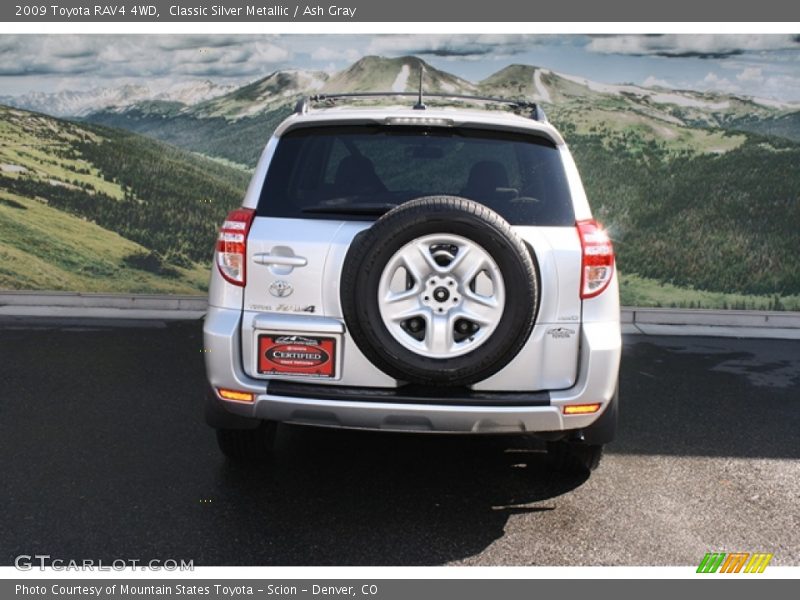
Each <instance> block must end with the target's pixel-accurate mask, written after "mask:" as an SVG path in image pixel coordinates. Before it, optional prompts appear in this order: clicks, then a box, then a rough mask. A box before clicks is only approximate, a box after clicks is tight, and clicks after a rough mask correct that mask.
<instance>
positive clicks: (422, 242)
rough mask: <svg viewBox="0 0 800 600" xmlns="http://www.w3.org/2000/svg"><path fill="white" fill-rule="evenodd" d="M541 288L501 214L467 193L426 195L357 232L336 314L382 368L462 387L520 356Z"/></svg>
mask: <svg viewBox="0 0 800 600" xmlns="http://www.w3.org/2000/svg"><path fill="white" fill-rule="evenodd" d="M398 285H399V286H400V288H399V289H396V287H397V286H398ZM538 287H539V279H538V271H537V266H536V260H535V257H534V255H533V252H532V251H531V250H530V249H529V248H528V246H526V244H525V243H524V242H523V241H522V240H521V239H520V237H519V236H518V235H517V234H516V233H515V232H514V230H513V228H512V227H511V226H510V225H509V224H508V222H507V221H506V220H505V219H503V218H502V217H501V216H500V215H498V214H497V213H496V212H494V211H493V210H491V209H489V208H487V207H486V206H484V205H482V204H480V203H478V202H474V201H472V200H467V199H466V198H459V197H454V196H431V197H425V198H417V199H416V200H411V201H409V202H406V203H404V204H402V205H400V206H398V207H397V208H395V209H393V210H391V211H390V212H388V213H386V214H385V215H384V216H383V217H381V218H380V219H379V220H378V221H376V222H375V223H374V224H373V225H372V227H370V228H369V229H367V230H366V231H364V232H362V233H361V234H359V235H358V236H356V238H355V239H354V240H353V243H352V244H351V246H350V248H349V250H348V253H347V257H346V258H345V261H344V265H343V269H342V279H341V301H342V312H343V314H344V318H345V322H346V324H347V328H348V331H349V333H350V335H351V336H352V337H353V340H354V341H355V343H356V344H357V345H358V347H359V348H360V349H361V351H362V353H363V354H364V355H365V356H367V357H368V358H369V360H370V361H372V363H373V364H374V365H375V366H377V367H378V368H379V369H381V370H382V371H383V372H384V373H387V374H388V375H390V376H392V377H394V378H396V379H398V380H400V381H406V382H410V383H416V384H420V385H434V386H463V385H468V384H472V383H476V382H478V381H481V380H483V379H486V378H487V377H489V376H491V375H493V374H494V373H496V372H498V371H499V370H500V369H502V368H503V367H505V366H506V365H507V364H508V363H509V362H510V361H511V359H513V358H514V357H515V356H516V355H517V353H518V352H519V351H520V349H521V348H522V347H523V345H524V344H525V342H526V341H527V339H528V337H529V336H530V333H531V330H532V329H533V325H534V321H535V319H536V313H537V308H538V306H537V305H538V300H539V289H538Z"/></svg>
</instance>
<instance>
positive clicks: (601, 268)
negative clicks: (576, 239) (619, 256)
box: [577, 219, 614, 300]
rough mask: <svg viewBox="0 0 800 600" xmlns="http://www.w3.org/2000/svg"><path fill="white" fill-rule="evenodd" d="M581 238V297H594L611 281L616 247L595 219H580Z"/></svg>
mask: <svg viewBox="0 0 800 600" xmlns="http://www.w3.org/2000/svg"><path fill="white" fill-rule="evenodd" d="M577 227H578V236H580V238H581V250H582V256H583V258H582V260H581V298H582V299H584V300H585V299H587V298H594V297H595V296H597V295H599V294H601V293H602V292H603V290H605V289H606V288H607V287H608V284H609V283H611V276H612V275H613V274H614V248H613V246H612V245H611V239H610V238H609V237H608V234H607V233H606V232H605V230H604V229H603V228H602V227H601V226H600V224H599V223H598V222H597V221H595V220H594V219H589V220H587V221H578V223H577Z"/></svg>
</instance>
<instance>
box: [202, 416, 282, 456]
mask: <svg viewBox="0 0 800 600" xmlns="http://www.w3.org/2000/svg"><path fill="white" fill-rule="evenodd" d="M276 430H277V423H275V422H274V421H263V422H262V423H261V424H260V425H259V426H258V427H256V428H255V429H217V430H216V431H217V445H218V446H219V449H220V450H221V451H222V453H223V454H224V455H225V456H226V457H227V458H228V459H229V460H231V461H233V462H239V463H263V462H266V461H268V460H269V459H270V458H271V457H272V449H273V446H274V443H275V433H276Z"/></svg>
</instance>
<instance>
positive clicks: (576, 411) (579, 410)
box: [564, 402, 602, 415]
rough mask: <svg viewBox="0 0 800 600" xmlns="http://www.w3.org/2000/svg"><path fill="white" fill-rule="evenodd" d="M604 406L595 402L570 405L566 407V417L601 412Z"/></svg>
mask: <svg viewBox="0 0 800 600" xmlns="http://www.w3.org/2000/svg"><path fill="white" fill-rule="evenodd" d="M601 406H602V404H600V403H599V402H595V403H593V404H569V405H567V406H565V407H564V414H565V415H588V414H592V413H596V412H597V411H598V410H600V407H601Z"/></svg>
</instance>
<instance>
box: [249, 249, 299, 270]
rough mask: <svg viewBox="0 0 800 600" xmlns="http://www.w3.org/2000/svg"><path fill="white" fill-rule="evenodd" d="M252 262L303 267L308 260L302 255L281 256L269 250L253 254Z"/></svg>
mask: <svg viewBox="0 0 800 600" xmlns="http://www.w3.org/2000/svg"><path fill="white" fill-rule="evenodd" d="M253 262H255V263H257V264H259V265H281V266H284V267H305V266H306V265H307V264H308V260H307V259H306V258H305V257H304V256H281V255H279V254H270V253H269V252H261V253H259V254H254V255H253Z"/></svg>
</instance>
